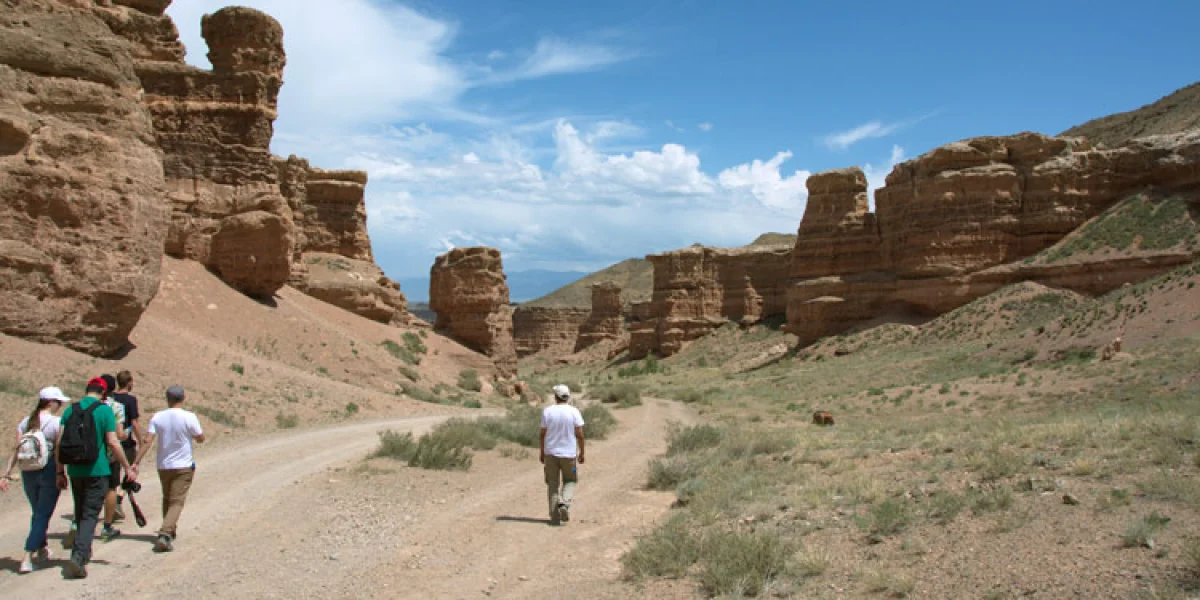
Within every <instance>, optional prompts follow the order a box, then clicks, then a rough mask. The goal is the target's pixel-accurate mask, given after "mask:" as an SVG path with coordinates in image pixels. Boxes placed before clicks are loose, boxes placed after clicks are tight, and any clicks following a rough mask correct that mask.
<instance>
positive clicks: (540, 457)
mask: <svg viewBox="0 0 1200 600" xmlns="http://www.w3.org/2000/svg"><path fill="white" fill-rule="evenodd" d="M538 462H540V463H542V464H543V465H544V464H546V453H545V452H539V453H538Z"/></svg>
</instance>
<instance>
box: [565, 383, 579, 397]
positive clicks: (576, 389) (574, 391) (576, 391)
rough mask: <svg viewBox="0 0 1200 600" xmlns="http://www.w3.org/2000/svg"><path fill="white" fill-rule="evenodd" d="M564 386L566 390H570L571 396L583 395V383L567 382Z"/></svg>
mask: <svg viewBox="0 0 1200 600" xmlns="http://www.w3.org/2000/svg"><path fill="white" fill-rule="evenodd" d="M566 386H567V389H569V390H571V393H572V394H582V393H583V382H581V381H568V382H566Z"/></svg>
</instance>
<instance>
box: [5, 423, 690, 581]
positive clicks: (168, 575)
mask: <svg viewBox="0 0 1200 600" xmlns="http://www.w3.org/2000/svg"><path fill="white" fill-rule="evenodd" d="M618 418H619V419H620V424H621V425H620V427H619V428H618V430H617V432H616V433H615V434H613V435H612V436H611V438H610V439H608V440H605V441H599V442H593V443H592V444H590V445H589V453H588V458H589V460H588V462H587V463H586V464H585V465H584V466H583V467H582V468H581V473H582V474H581V480H580V487H579V492H578V497H577V501H576V503H575V507H574V509H573V511H572V512H573V516H572V521H571V522H570V523H569V524H568V525H566V526H563V527H554V526H551V525H550V524H549V523H548V520H547V518H546V515H545V512H546V510H545V487H544V485H543V484H542V483H541V469H540V465H539V464H538V461H537V455H536V453H534V452H533V451H525V452H520V453H516V454H514V455H511V456H509V457H505V456H501V455H500V454H499V453H495V452H492V453H486V454H481V455H479V456H477V458H476V461H475V464H474V465H473V467H472V468H471V470H470V472H457V471H455V472H445V471H424V470H420V469H415V468H408V467H406V466H401V465H400V463H395V462H394V461H391V460H389V459H371V460H366V459H365V457H366V455H367V454H368V453H369V452H370V450H372V449H373V447H374V446H375V445H376V436H375V432H376V431H379V430H383V429H392V430H396V431H413V432H415V433H418V434H419V433H421V432H423V431H426V430H428V429H429V428H430V427H432V426H433V425H434V424H436V423H437V422H439V421H441V420H443V419H442V418H441V417H414V418H404V419H390V420H383V421H373V422H366V423H355V424H344V425H337V426H332V427H321V428H314V429H311V430H304V431H288V432H282V433H277V434H267V435H262V436H246V437H243V438H241V439H236V440H234V439H229V440H227V441H225V442H223V443H218V444H217V445H215V446H211V447H201V448H200V449H199V451H198V457H197V463H198V470H197V479H196V485H195V487H194V488H193V490H192V494H191V496H190V497H189V499H188V506H187V508H186V510H185V512H184V518H183V521H182V525H181V526H182V529H181V535H180V538H179V541H178V546H177V550H176V552H174V553H172V554H161V555H160V554H155V553H153V552H152V551H151V545H152V543H153V535H152V533H153V527H154V526H155V524H156V523H157V522H158V521H159V519H158V515H157V514H156V513H157V511H156V510H155V507H156V506H158V503H159V501H160V500H159V493H158V490H157V483H156V481H155V478H154V476H153V474H149V475H148V476H147V477H146V484H147V485H146V486H145V488H144V490H143V492H142V493H141V494H139V495H138V498H139V499H140V503H141V504H142V505H143V506H144V507H146V512H147V513H149V514H148V515H147V516H148V518H149V523H148V527H147V528H145V529H138V528H137V527H136V526H135V525H134V524H133V523H132V522H127V523H125V524H124V525H123V531H124V535H123V536H122V537H120V538H118V539H115V540H113V541H111V542H107V543H106V542H102V541H97V543H96V545H95V556H94V562H93V563H92V565H91V566H90V567H89V577H88V579H86V580H84V581H68V580H64V579H62V577H61V576H60V574H59V572H60V569H59V568H58V567H59V566H61V564H62V562H61V560H60V561H58V562H56V563H55V566H54V567H53V568H48V569H45V570H41V571H37V572H35V573H33V574H31V575H24V576H17V575H16V574H15V570H16V562H15V560H14V559H13V558H14V557H15V556H14V557H10V558H5V559H0V588H2V589H4V590H5V595H9V594H12V595H13V596H12V597H21V598H32V597H81V598H92V597H95V598H99V597H115V596H121V597H128V598H143V597H144V598H153V597H162V595H164V594H167V595H171V594H179V593H181V592H183V591H186V593H187V596H188V597H193V598H226V597H231V596H234V597H249V598H330V597H334V598H364V597H368V598H471V597H485V595H487V596H491V597H500V598H504V597H509V598H516V597H519V598H538V597H547V598H551V597H561V596H562V594H564V593H568V592H567V591H568V590H570V591H569V595H570V596H571V597H579V598H623V597H628V596H629V595H631V594H636V590H634V589H633V588H631V587H630V586H629V584H626V583H623V582H622V581H621V578H620V564H619V558H620V556H621V555H622V554H623V553H624V552H625V550H627V549H628V548H629V547H630V546H631V545H632V542H633V539H634V536H635V535H636V534H637V533H639V532H645V531H648V530H649V529H651V528H652V527H653V525H654V523H655V522H656V521H657V520H658V518H659V517H660V516H661V514H662V513H664V512H665V511H667V510H668V507H669V505H670V504H671V502H672V501H673V500H674V497H673V496H672V495H671V494H665V493H662V492H652V491H645V490H644V489H642V485H641V483H642V481H644V479H645V476H646V463H647V461H648V459H649V458H651V457H652V456H654V455H656V454H658V453H660V452H662V451H663V449H664V448H665V445H664V442H663V440H664V431H665V429H666V427H667V423H668V422H669V421H686V420H688V419H689V415H688V410H687V409H686V408H684V407H683V405H681V404H679V403H675V402H667V401H655V402H651V403H647V404H646V405H644V406H641V407H638V408H634V409H630V410H624V411H618ZM314 449H315V451H314ZM301 453H303V454H304V458H303V459H300V460H295V458H294V457H296V456H297V455H298V454H301ZM0 503H2V504H0V506H3V512H2V514H3V516H2V517H0V545H2V546H3V547H4V548H19V547H20V544H21V541H22V539H23V536H24V534H25V531H26V529H27V527H28V515H27V512H26V510H25V506H24V505H23V504H24V499H23V498H20V496H19V493H10V494H7V496H6V497H4V498H2V499H0ZM70 505H71V503H70V500H69V499H66V498H64V499H63V500H60V502H59V510H58V515H57V517H56V518H55V520H54V522H53V524H52V525H51V536H52V542H51V543H52V548H54V549H55V551H56V552H57V553H58V555H59V557H61V556H63V555H64V554H65V553H64V552H61V551H59V545H60V544H59V540H60V539H61V537H62V534H63V533H64V531H65V530H66V526H67V519H66V517H67V513H69V511H70ZM10 554H11V553H10Z"/></svg>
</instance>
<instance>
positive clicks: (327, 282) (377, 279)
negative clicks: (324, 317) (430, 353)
mask: <svg viewBox="0 0 1200 600" xmlns="http://www.w3.org/2000/svg"><path fill="white" fill-rule="evenodd" d="M275 168H276V173H277V176H278V179H279V189H280V192H281V193H282V194H283V197H284V198H286V199H287V204H288V207H289V208H290V210H291V214H292V216H293V222H294V224H295V232H294V238H293V246H292V269H291V277H290V279H289V280H288V283H290V284H291V285H292V286H294V287H295V288H297V289H299V290H300V291H302V292H305V293H307V294H308V295H310V296H313V297H315V298H318V299H320V300H323V301H325V302H328V303H330V304H333V305H335V306H338V307H341V308H344V309H346V310H348V311H350V312H353V313H355V314H358V315H360V316H363V317H366V318H368V319H372V320H375V321H379V322H381V323H388V324H392V325H403V324H409V323H412V322H413V320H412V319H411V315H409V313H408V301H407V299H406V298H405V297H404V294H402V293H401V292H400V284H398V283H396V282H395V281H393V280H392V279H389V278H388V277H386V276H384V274H383V271H382V270H381V269H380V268H379V267H378V266H377V265H376V264H375V263H374V261H373V260H372V255H371V239H370V237H368V235H367V213H366V203H365V200H364V192H365V188H366V184H367V174H366V173H365V172H362V171H326V170H323V169H317V168H313V167H311V166H310V165H309V164H308V161H306V160H304V159H302V158H297V157H295V156H290V157H288V158H287V159H283V158H276V159H275Z"/></svg>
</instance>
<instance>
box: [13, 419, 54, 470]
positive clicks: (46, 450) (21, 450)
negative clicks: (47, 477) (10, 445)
mask: <svg viewBox="0 0 1200 600" xmlns="http://www.w3.org/2000/svg"><path fill="white" fill-rule="evenodd" d="M49 461H50V446H49V445H47V444H46V434H44V433H42V430H40V429H39V430H37V431H26V432H25V433H22V434H21V441H19V442H17V466H19V467H21V470H22V471H41V470H42V469H44V468H46V463H47V462H49Z"/></svg>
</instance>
